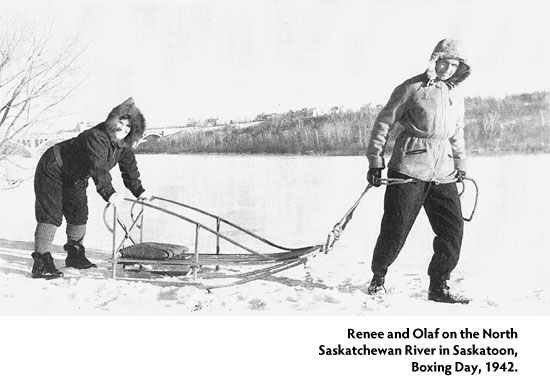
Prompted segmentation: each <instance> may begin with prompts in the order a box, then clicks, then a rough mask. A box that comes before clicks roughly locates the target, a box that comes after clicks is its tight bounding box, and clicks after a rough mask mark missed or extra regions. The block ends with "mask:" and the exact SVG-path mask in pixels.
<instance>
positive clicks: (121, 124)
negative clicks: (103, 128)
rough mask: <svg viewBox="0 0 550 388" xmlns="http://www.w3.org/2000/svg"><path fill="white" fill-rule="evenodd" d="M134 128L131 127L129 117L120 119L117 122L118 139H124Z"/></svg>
mask: <svg viewBox="0 0 550 388" xmlns="http://www.w3.org/2000/svg"><path fill="white" fill-rule="evenodd" d="M131 129H132V128H131V127H130V120H129V119H120V120H119V121H118V123H117V124H116V132H115V136H116V138H117V139H118V140H122V139H124V138H125V137H126V136H127V135H128V134H129V133H130V130H131Z"/></svg>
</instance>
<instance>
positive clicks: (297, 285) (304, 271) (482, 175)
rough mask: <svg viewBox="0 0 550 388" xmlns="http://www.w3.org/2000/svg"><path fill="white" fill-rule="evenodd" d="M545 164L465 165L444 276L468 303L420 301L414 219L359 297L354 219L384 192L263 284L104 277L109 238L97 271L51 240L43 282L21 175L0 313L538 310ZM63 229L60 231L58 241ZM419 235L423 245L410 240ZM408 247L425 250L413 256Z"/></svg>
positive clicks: (422, 282) (5, 202) (546, 288)
mask: <svg viewBox="0 0 550 388" xmlns="http://www.w3.org/2000/svg"><path fill="white" fill-rule="evenodd" d="M548 159H549V157H548V156H546V155H543V156H523V157H521V156H517V157H514V156H511V157H502V158H477V159H475V160H474V163H473V164H474V165H475V168H476V173H475V177H476V180H477V182H478V184H479V185H480V187H481V198H480V204H479V208H478V211H477V213H476V216H475V217H476V218H475V219H474V221H473V222H472V223H470V224H467V225H466V235H465V246H464V249H463V255H462V256H463V257H462V259H461V263H460V265H459V267H458V268H457V270H456V271H455V272H454V273H453V278H452V280H451V282H450V286H451V287H452V289H453V290H455V291H456V292H459V293H463V294H465V295H466V296H468V297H470V298H472V301H471V303H470V304H469V305H467V306H462V305H445V304H438V303H433V302H430V301H428V300H427V286H428V279H427V276H426V275H425V271H426V268H427V259H426V257H429V250H430V249H431V247H430V244H431V238H432V237H431V234H428V233H431V231H429V226H427V225H426V222H425V220H422V219H419V222H418V224H419V225H415V229H413V232H412V233H411V236H410V239H409V240H411V241H413V242H411V243H410V248H409V249H408V250H407V249H406V250H404V252H403V254H402V255H403V256H404V257H400V258H399V260H398V262H396V264H394V266H392V268H391V271H390V274H389V276H388V280H387V288H388V293H387V294H385V295H377V296H370V295H367V293H366V288H367V286H368V282H369V280H370V271H369V265H370V262H369V261H370V260H369V256H370V251H371V249H372V246H371V241H370V240H369V241H368V242H367V243H365V245H363V243H362V239H363V240H364V238H363V237H362V233H363V230H362V226H361V223H360V222H362V221H359V220H365V219H367V218H368V212H369V211H371V210H372V209H371V206H372V207H373V208H376V209H378V210H377V211H378V213H376V215H375V217H376V221H375V224H377V223H378V220H379V216H380V213H379V207H380V205H381V197H382V191H379V192H377V193H375V194H373V199H372V200H369V201H370V202H369V203H373V204H372V205H370V204H369V205H366V204H361V206H360V207H359V208H358V210H357V212H356V215H355V217H354V220H353V221H352V223H350V226H349V227H348V229H347V230H346V234H345V237H343V238H342V240H341V241H340V242H339V243H338V244H339V245H336V247H335V249H334V250H333V251H332V252H331V253H330V254H329V255H324V254H320V255H318V256H317V257H315V258H313V259H311V260H310V261H309V262H308V263H307V265H306V266H299V267H296V268H293V269H291V270H288V271H286V272H283V273H280V274H277V275H275V276H274V277H272V278H270V279H268V280H258V281H254V282H252V283H248V284H244V285H240V286H236V287H230V288H223V289H216V290H214V291H212V292H210V293H209V292H207V291H205V290H201V289H197V288H195V287H191V286H185V287H173V286H172V287H162V286H158V285H153V284H149V283H144V282H128V281H124V280H112V279H110V271H109V269H108V266H109V263H108V257H109V254H108V253H107V252H108V250H109V245H108V244H106V245H105V247H104V248H103V249H101V248H100V247H97V246H94V244H92V247H91V248H89V252H88V253H89V256H90V257H91V258H92V260H93V261H94V262H96V263H97V264H98V266H99V268H98V269H97V270H89V271H81V272H79V271H76V270H68V269H66V268H62V267H63V266H64V263H63V259H64V255H63V252H62V249H61V247H60V244H62V242H61V240H56V244H57V245H56V248H55V252H54V257H55V258H56V265H57V266H58V267H61V269H62V271H63V272H65V274H66V277H64V278H62V279H56V280H52V281H46V280H37V279H32V278H31V277H30V270H31V267H32V260H31V257H30V253H31V251H32V232H33V230H34V219H33V216H32V206H28V205H29V204H32V200H33V197H32V182H26V183H25V184H23V185H21V186H20V187H19V188H17V189H15V190H9V191H2V192H0V201H1V203H2V206H3V213H4V217H3V221H2V224H3V226H2V228H1V230H2V235H0V311H1V314H8V315H10V314H17V315H34V314H44V315H48V314H71V315H73V314H99V315H102V314H105V315H109V314H155V315H163V314H164V315H181V314H221V315H235V314H236V315H242V314H268V315H273V314H277V315H308V314H325V315H408V314H414V315H498V314H508V315H515V314H520V315H522V314H529V315H533V314H534V315H541V314H542V315H547V314H549V313H550V305H549V303H550V280H549V279H550V278H549V277H550V270H549V269H550V267H549V265H550V264H549V263H548V260H547V256H548V250H547V248H548V247H549V245H550V238H549V237H550V234H549V231H548V228H546V227H545V226H544V225H545V220H547V219H548V215H549V214H548V212H549V210H548V208H541V207H540V204H542V203H545V201H546V200H547V193H548V190H547V188H548V185H547V184H546V183H544V182H542V183H540V182H538V183H537V182H534V178H536V177H538V174H537V171H538V170H537V168H536V166H540V165H548V162H549V160H548ZM525 174H529V176H525ZM519 182H524V183H523V184H519ZM503 187H504V188H505V190H504V191H503V190H502V188H503ZM356 194H359V192H358V191H356V190H352V191H351V194H349V199H346V201H343V204H340V207H339V208H337V209H333V212H334V214H342V213H343V212H344V211H345V210H347V208H348V204H349V205H351V204H352V202H353V200H354V199H355V197H356ZM350 199H353V200H350ZM15 204H17V206H15ZM23 204H24V205H25V206H21V205H23ZM342 206H343V207H342ZM92 207H93V206H92ZM15 208H17V210H15ZM373 217H374V216H373ZM333 218H334V216H331V218H330V219H331V220H332V219H333ZM356 220H357V221H356ZM376 227H377V226H376V225H375V226H374V228H375V229H376ZM426 228H428V229H426ZM321 229H322V228H321ZM62 234H63V233H62V231H60V232H58V235H61V237H62ZM426 236H428V237H426ZM58 237H59V238H61V237H60V236H58ZM417 240H422V241H423V242H422V243H415V242H414V241H417ZM408 244H409V243H408ZM96 245H97V244H96ZM418 251H422V252H424V251H426V252H428V253H427V254H426V255H423V256H424V257H422V258H415V257H416V256H417V254H416V252H418Z"/></svg>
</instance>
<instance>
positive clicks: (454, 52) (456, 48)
mask: <svg viewBox="0 0 550 388" xmlns="http://www.w3.org/2000/svg"><path fill="white" fill-rule="evenodd" d="M441 58H452V59H458V60H459V62H460V64H459V65H458V69H457V70H456V73H455V74H453V76H452V77H451V78H449V79H448V80H447V81H445V82H446V83H447V84H448V85H449V86H450V87H455V86H458V85H459V84H460V83H461V82H462V81H464V80H465V79H466V78H468V76H469V75H470V73H471V67H470V65H469V63H468V60H467V59H466V56H465V53H464V48H463V47H462V44H461V43H460V42H459V41H458V40H454V39H443V40H442V41H440V42H439V43H438V44H437V45H436V46H435V48H434V51H433V53H432V56H431V57H430V63H429V65H428V69H427V70H426V75H427V77H428V79H429V80H430V81H432V80H435V79H436V78H437V74H436V71H435V64H436V62H437V61H438V60H439V59H441Z"/></svg>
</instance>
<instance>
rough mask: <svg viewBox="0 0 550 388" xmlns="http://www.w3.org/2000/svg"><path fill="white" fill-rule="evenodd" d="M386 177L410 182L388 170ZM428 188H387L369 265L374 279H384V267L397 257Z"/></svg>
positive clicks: (418, 185) (421, 184)
mask: <svg viewBox="0 0 550 388" xmlns="http://www.w3.org/2000/svg"><path fill="white" fill-rule="evenodd" d="M388 177H390V178H401V179H407V178H410V177H408V176H406V175H403V174H399V173H396V172H393V171H391V170H390V171H388ZM429 185H430V184H429V183H424V182H416V183H405V184H397V185H390V186H387V188H386V193H385V196H384V215H383V216H382V223H381V227H380V235H379V236H378V240H377V241H376V246H375V248H374V253H373V258H372V265H371V269H372V272H373V273H374V274H375V276H378V277H384V276H385V275H386V273H387V272H388V267H389V266H390V265H391V264H392V263H393V262H394V261H395V259H396V258H397V256H398V255H399V252H400V251H401V249H402V248H403V245H404V244H405V241H406V239H407V236H408V235H409V232H410V230H411V228H412V226H413V224H414V221H415V220H416V217H417V216H418V213H419V212H420V209H421V208H422V204H423V202H424V198H425V197H426V195H427V192H428V190H429Z"/></svg>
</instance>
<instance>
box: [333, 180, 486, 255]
mask: <svg viewBox="0 0 550 388" xmlns="http://www.w3.org/2000/svg"><path fill="white" fill-rule="evenodd" d="M377 180H378V182H380V184H382V185H386V186H392V185H403V184H407V183H426V182H423V181H419V180H418V179H413V178H408V179H400V178H387V179H386V178H377ZM465 180H467V181H470V182H472V183H473V185H474V188H475V192H476V193H475V199H474V206H473V209H472V212H471V213H470V216H469V217H464V216H462V219H463V220H464V221H466V222H470V221H472V219H473V217H474V213H475V211H476V208H477V201H478V198H479V187H478V186H477V183H476V181H474V180H473V179H472V178H468V177H464V178H462V179H460V180H458V179H454V180H452V181H449V182H444V183H461V184H462V190H460V193H459V196H460V197H461V196H462V194H464V192H465V191H466V185H465V183H464V181H465ZM434 184H436V185H438V184H443V182H434ZM372 187H373V185H372V184H370V183H369V184H368V185H367V187H366V188H365V190H364V191H363V192H362V193H361V195H360V196H359V198H358V199H357V201H355V203H354V204H353V206H352V207H351V208H350V209H349V210H348V211H347V212H346V214H344V216H343V217H342V219H341V220H340V221H339V222H337V223H336V224H335V225H334V227H333V228H332V231H331V232H330V233H329V234H328V236H327V241H326V243H325V248H324V252H325V254H327V253H328V252H329V251H331V250H332V248H333V247H334V244H335V243H336V241H338V240H339V239H340V237H341V236H342V233H343V232H344V229H346V226H347V224H348V223H349V222H350V221H351V218H352V217H353V212H354V211H355V209H356V208H357V206H359V203H360V202H361V200H362V199H363V197H364V196H365V194H367V192H368V191H369V190H370V189H371V188H372Z"/></svg>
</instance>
